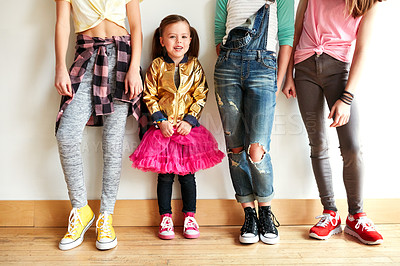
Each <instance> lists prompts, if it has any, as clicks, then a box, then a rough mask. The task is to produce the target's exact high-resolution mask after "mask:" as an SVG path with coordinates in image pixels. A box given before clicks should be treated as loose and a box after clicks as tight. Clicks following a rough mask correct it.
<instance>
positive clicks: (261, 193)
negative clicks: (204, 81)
mask: <svg viewBox="0 0 400 266" xmlns="http://www.w3.org/2000/svg"><path fill="white" fill-rule="evenodd" d="M274 59H275V58H274V57H272V56H271V55H267V54H265V55H263V58H262V60H260V61H262V62H268V67H267V66H266V65H265V64H264V63H261V62H260V61H259V60H253V61H249V62H248V65H247V69H248V77H247V79H246V81H245V82H244V84H245V88H246V89H245V97H244V99H245V100H244V101H245V103H244V106H245V112H244V113H245V122H246V125H247V127H248V128H250V131H249V134H247V136H246V147H247V159H248V162H249V165H250V169H251V176H252V181H253V190H254V192H255V194H256V199H257V201H258V205H259V212H258V215H259V233H260V239H261V241H262V242H264V243H266V244H277V243H278V242H279V233H278V230H277V229H276V227H278V226H279V222H278V221H277V220H276V218H275V216H274V215H273V213H272V211H271V206H270V205H271V200H272V198H273V196H274V189H273V170H272V163H271V157H270V154H269V150H270V142H271V138H270V137H271V133H272V126H273V120H274V113H275V105H276V95H275V93H276V89H277V87H276V70H275V68H274V67H273V66H274V65H275V67H276V61H275V60H274Z"/></svg>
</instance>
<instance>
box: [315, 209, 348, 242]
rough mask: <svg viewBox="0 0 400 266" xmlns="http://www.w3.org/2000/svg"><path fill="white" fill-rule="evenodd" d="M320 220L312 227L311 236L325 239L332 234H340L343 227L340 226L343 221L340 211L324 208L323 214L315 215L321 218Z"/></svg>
mask: <svg viewBox="0 0 400 266" xmlns="http://www.w3.org/2000/svg"><path fill="white" fill-rule="evenodd" d="M319 218H321V220H319V222H318V223H317V224H316V225H314V226H313V227H311V229H310V234H309V236H310V237H313V238H316V239H321V240H325V239H328V238H330V237H331V235H334V234H339V233H341V232H342V227H340V224H341V221H340V216H339V213H337V212H334V211H330V210H324V212H323V213H322V215H320V216H317V217H315V219H319Z"/></svg>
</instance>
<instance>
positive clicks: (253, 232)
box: [239, 207, 260, 244]
mask: <svg viewBox="0 0 400 266" xmlns="http://www.w3.org/2000/svg"><path fill="white" fill-rule="evenodd" d="M244 215H245V217H244V224H243V226H242V229H240V231H241V234H240V237H239V241H240V243H243V244H253V243H257V242H258V240H260V238H259V236H258V219H257V213H256V209H253V208H251V207H246V208H244Z"/></svg>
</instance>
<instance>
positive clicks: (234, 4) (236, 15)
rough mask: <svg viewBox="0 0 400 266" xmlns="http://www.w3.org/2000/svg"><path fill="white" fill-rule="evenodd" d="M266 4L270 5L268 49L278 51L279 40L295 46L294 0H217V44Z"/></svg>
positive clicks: (282, 43)
mask: <svg viewBox="0 0 400 266" xmlns="http://www.w3.org/2000/svg"><path fill="white" fill-rule="evenodd" d="M265 4H268V5H269V6H270V14H269V23H268V43H267V47H266V49H267V50H268V51H274V52H276V51H277V43H278V42H279V45H290V46H293V36H294V0H276V1H269V0H217V6H216V14H215V45H218V44H219V43H221V42H222V43H225V41H226V39H227V37H228V34H229V32H230V31H231V30H232V29H233V28H235V27H238V26H240V25H242V24H244V23H245V21H246V19H247V18H249V17H250V16H252V15H253V14H255V13H256V12H257V11H258V10H259V9H260V8H261V7H262V6H263V5H265Z"/></svg>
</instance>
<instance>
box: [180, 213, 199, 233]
mask: <svg viewBox="0 0 400 266" xmlns="http://www.w3.org/2000/svg"><path fill="white" fill-rule="evenodd" d="M183 228H184V230H188V229H191V228H193V229H194V230H197V228H199V225H198V224H197V222H196V219H194V217H190V216H188V217H186V218H185V221H184V223H183Z"/></svg>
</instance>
